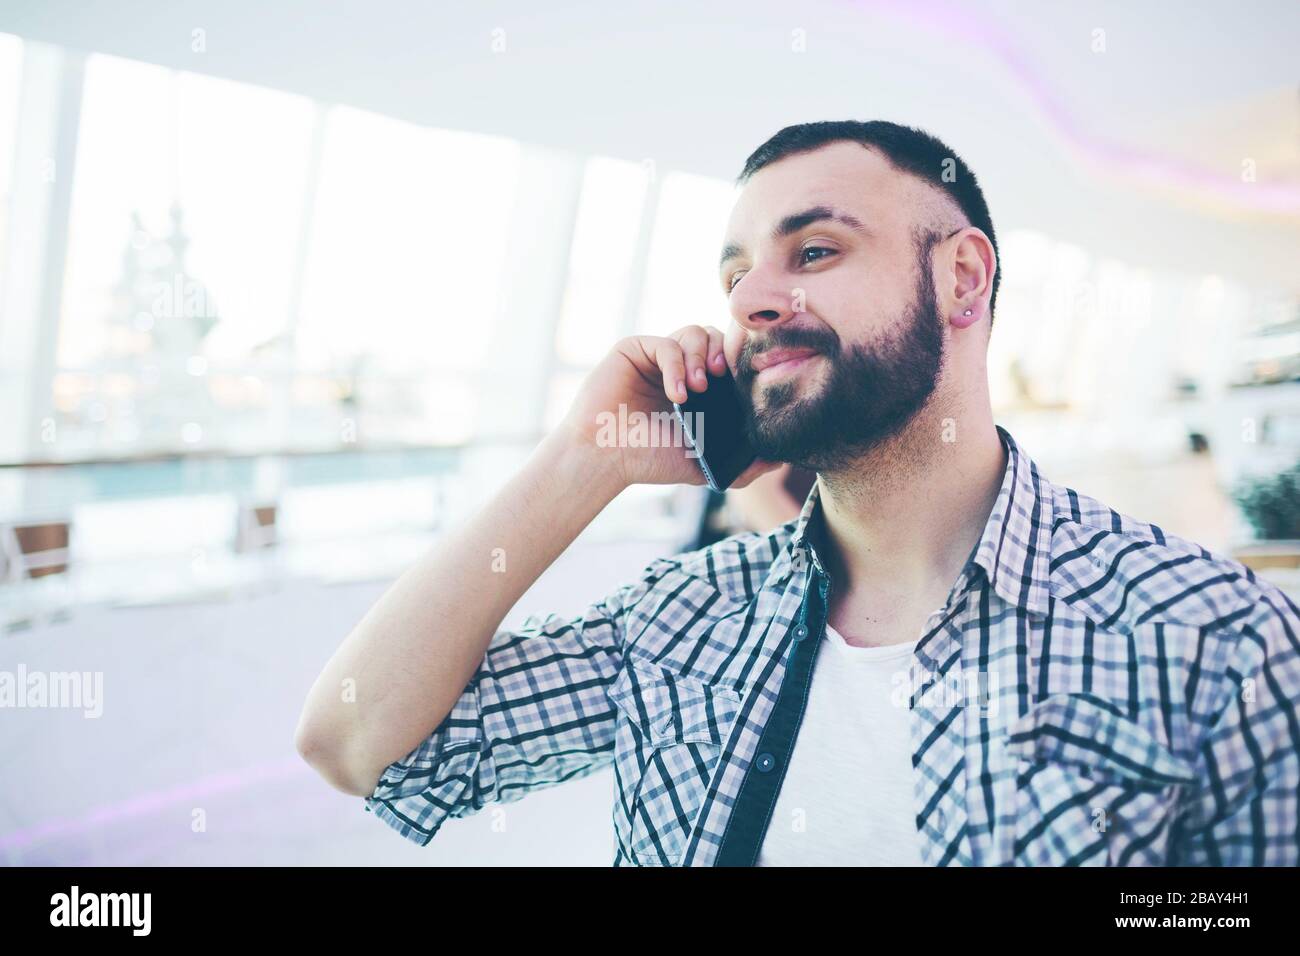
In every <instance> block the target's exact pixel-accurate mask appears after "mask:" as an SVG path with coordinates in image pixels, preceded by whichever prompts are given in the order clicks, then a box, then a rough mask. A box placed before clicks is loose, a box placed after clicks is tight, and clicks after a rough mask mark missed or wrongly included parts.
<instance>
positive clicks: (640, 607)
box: [365, 426, 1300, 866]
mask: <svg viewBox="0 0 1300 956" xmlns="http://www.w3.org/2000/svg"><path fill="white" fill-rule="evenodd" d="M998 433H999V435H1000V436H1001V438H1002V442H1003V445H1004V447H1005V449H1006V452H1007V465H1006V470H1005V474H1004V477H1003V481H1002V486H1001V490H1000V491H999V494H998V497H997V500H996V502H995V504H994V506H993V509H992V511H991V512H990V514H989V518H988V522H987V524H986V526H985V528H984V531H983V534H982V536H981V538H980V540H979V542H978V543H977V544H976V546H975V548H974V549H973V550H972V552H971V555H970V559H969V561H968V562H967V563H966V565H965V567H964V569H963V570H962V572H961V574H960V575H959V576H958V579H957V581H956V582H955V583H954V585H953V586H952V589H951V591H950V593H949V595H948V599H947V601H946V602H945V604H944V606H943V607H942V608H940V609H938V610H936V611H935V612H934V613H933V615H932V616H931V617H930V619H929V620H928V621H927V622H926V625H925V628H924V631H923V633H922V637H921V639H920V641H919V643H918V644H917V646H916V648H915V651H914V652H913V655H912V660H911V667H910V669H909V670H908V671H906V672H904V673H902V674H900V675H899V677H900V679H899V687H900V691H899V694H898V695H897V702H898V704H899V706H906V707H908V708H909V709H910V711H911V718H910V725H911V743H912V768H913V787H914V804H913V809H914V810H915V813H916V829H917V831H918V834H919V839H920V847H921V855H922V859H923V860H924V861H925V863H926V864H928V865H934V866H946V865H964V866H969V865H977V866H988V865H1063V864H1089V865H1198V864H1200V865H1290V866H1295V865H1297V863H1300V851H1298V848H1300V810H1298V808H1297V802H1298V800H1300V719H1298V718H1297V712H1296V711H1297V708H1296V700H1297V697H1298V696H1300V610H1298V609H1297V607H1296V604H1295V603H1294V602H1292V601H1291V600H1290V599H1289V598H1288V597H1287V596H1286V595H1285V594H1284V593H1283V592H1282V591H1281V590H1280V589H1278V588H1277V587H1275V586H1273V585H1271V584H1268V583H1266V582H1264V581H1262V580H1260V579H1258V578H1256V577H1255V575H1254V574H1253V573H1252V572H1251V571H1250V570H1249V569H1247V568H1245V567H1243V566H1242V565H1241V564H1238V563H1237V562H1235V561H1232V560H1230V559H1228V558H1226V557H1223V556H1220V555H1218V554H1214V553H1211V552H1209V551H1207V550H1206V549H1204V548H1202V547H1200V546H1199V545H1196V544H1194V543H1192V542H1190V541H1186V540H1184V539H1181V538H1178V537H1175V536H1174V535H1170V534H1166V533H1165V532H1163V531H1161V529H1160V528H1158V527H1156V526H1155V525H1152V524H1147V523H1144V522H1141V521H1137V520H1135V519H1133V518H1130V517H1128V516H1126V515H1122V514H1119V513H1117V512H1115V511H1113V510H1111V509H1110V508H1108V507H1106V506H1105V505H1104V504H1102V503H1101V502H1099V501H1096V500H1094V499H1092V498H1089V497H1086V496H1084V495H1081V494H1079V493H1077V492H1075V491H1074V490H1072V489H1070V488H1066V487H1062V486H1060V485H1055V484H1052V483H1051V482H1049V481H1048V480H1047V479H1046V478H1044V477H1043V476H1042V475H1041V474H1040V473H1039V470H1038V468H1037V467H1036V466H1035V464H1034V462H1033V461H1032V460H1031V459H1030V458H1029V456H1028V455H1027V454H1026V453H1025V452H1024V451H1023V450H1021V449H1020V448H1019V446H1018V445H1017V444H1016V443H1015V441H1013V440H1012V438H1011V436H1010V434H1009V433H1008V432H1007V431H1006V430H1005V429H1003V428H1002V427H1001V426H998ZM818 494H819V490H818V487H817V486H814V488H813V490H812V492H811V493H810V494H809V496H808V499H807V501H806V503H805V505H804V507H803V510H802V513H801V514H800V516H799V518H798V519H797V520H796V521H793V522H790V523H788V524H786V525H784V526H782V527H781V528H778V529H777V530H776V531H774V532H772V533H768V534H761V533H745V534H739V535H735V536H733V537H730V538H727V539H726V540H724V541H721V542H718V543H717V544H714V545H712V546H711V547H708V548H704V549H701V550H698V551H693V552H690V553H686V554H680V555H677V556H675V557H672V558H664V559H659V560H656V561H654V562H653V563H651V564H650V565H649V566H648V567H647V568H646V569H645V570H644V572H643V573H642V574H641V576H640V577H639V579H638V580H636V581H633V582H632V583H629V584H627V585H625V586H623V587H622V588H620V589H619V590H617V591H616V592H615V593H613V594H611V595H609V596H608V597H606V598H605V599H604V600H602V601H600V602H599V603H596V604H593V605H592V606H591V607H590V608H588V609H587V611H586V612H585V613H584V614H582V615H581V616H578V617H574V618H571V619H569V618H563V617H560V616H558V615H554V614H552V615H547V616H539V615H533V616H530V617H528V618H527V620H525V622H524V623H523V624H522V625H521V627H520V629H519V630H517V631H500V632H498V633H497V634H496V635H495V636H494V638H493V639H492V641H491V643H490V645H489V648H488V651H487V654H486V656H485V659H484V661H483V663H482V665H481V667H480V668H479V670H478V672H477V673H476V674H475V676H474V677H473V679H472V680H471V681H470V683H469V685H468V686H467V687H466V689H465V691H464V693H463V694H462V696H461V697H460V699H459V700H458V701H457V703H456V704H455V706H454V707H453V709H452V711H451V713H450V714H449V715H448V717H447V718H446V719H445V720H444V721H443V722H442V724H440V725H439V726H438V727H437V728H436V729H434V730H433V731H432V733H431V734H430V736H429V737H428V738H427V739H426V740H425V741H424V742H423V743H421V744H420V745H419V746H417V747H416V748H415V750H413V751H412V752H411V753H410V754H409V755H407V756H406V757H405V758H403V759H401V760H399V761H396V762H394V763H393V764H391V765H390V766H389V767H388V768H387V769H386V770H385V772H384V773H383V775H382V778H381V779H380V781H379V783H378V785H377V787H376V789H375V791H374V793H373V794H372V795H371V796H369V797H367V798H365V807H366V809H367V810H370V811H373V812H374V813H375V814H376V816H378V817H379V818H380V819H381V820H383V821H384V822H385V823H387V824H388V825H390V826H392V827H393V828H395V829H396V830H397V831H398V832H399V833H401V834H402V835H403V836H405V837H407V838H409V839H411V840H414V841H415V842H417V843H421V844H425V843H428V842H429V840H431V839H432V838H433V836H434V834H435V833H436V832H437V830H438V828H439V827H440V826H441V825H442V823H443V821H445V820H446V819H447V818H448V817H459V816H464V815H466V814H470V813H474V812H476V811H478V810H480V809H481V808H482V807H483V806H484V805H486V804H488V803H491V802H494V801H496V802H508V801H513V800H517V799H519V798H521V797H523V796H524V795H525V794H526V793H528V792H529V791H531V790H534V789H537V788H540V787H546V786H551V785H553V784H557V783H561V782H563V781H565V780H570V779H573V778H577V777H582V776H585V775H587V774H589V773H591V772H593V771H595V770H597V769H599V768H602V767H605V766H608V765H610V764H612V765H613V768H614V778H615V784H616V786H615V791H616V800H615V803H614V809H613V822H614V832H615V835H616V838H617V840H616V842H617V851H616V854H615V859H614V865H615V866H628V865H652V866H653V865H661V866H664V865H667V866H673V865H684V866H726V865H752V864H753V863H754V861H755V859H756V857H757V854H758V851H759V847H760V846H761V843H762V839H763V836H764V834H765V833H766V831H767V829H768V827H769V826H786V825H790V824H789V821H780V820H776V821H774V820H772V812H773V806H774V804H775V802H776V796H777V792H778V791H779V789H780V786H781V781H782V779H783V777H784V775H785V771H786V767H787V764H788V762H789V758H790V756H791V752H792V750H793V746H794V741H795V738H796V735H797V733H798V729H799V724H800V721H801V719H802V715H803V709H804V706H805V703H806V700H807V692H808V687H809V683H810V680H811V674H812V668H813V663H814V661H815V659H816V655H817V652H818V649H819V647H820V645H821V638H822V635H823V627H824V624H825V619H826V609H827V607H828V604H829V594H830V587H831V581H830V579H829V577H828V575H827V574H826V573H825V572H824V570H823V562H822V561H821V559H820V558H819V554H825V553H826V552H825V551H824V548H825V542H826V537H825V528H824V525H823V523H822V518H821V509H820V507H819V504H818ZM870 805H871V795H870V794H863V806H864V807H870Z"/></svg>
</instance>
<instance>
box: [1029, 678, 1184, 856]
mask: <svg viewBox="0 0 1300 956" xmlns="http://www.w3.org/2000/svg"><path fill="white" fill-rule="evenodd" d="M1007 748H1008V751H1009V753H1010V755H1011V757H1012V759H1013V761H1014V762H1015V766H1016V807H1015V811H1016V813H1015V821H1014V825H1013V826H1014V833H1015V840H1014V845H1013V847H1012V855H1013V860H1012V862H1014V863H1015V864H1016V865H1020V866H1077V865H1083V866H1140V865H1147V866H1151V865H1154V866H1161V865H1164V863H1165V859H1166V856H1167V851H1168V843H1169V837H1170V830H1171V827H1172V823H1173V818H1174V815H1175V813H1176V810H1177V804H1178V801H1179V799H1180V797H1181V795H1182V792H1183V788H1185V787H1188V786H1191V785H1192V784H1194V783H1195V782H1196V776H1195V771H1194V770H1193V768H1192V766H1191V765H1190V764H1189V763H1188V762H1187V761H1185V760H1183V759H1181V758H1179V757H1178V756H1176V755H1175V754H1174V753H1173V752H1172V751H1170V750H1169V749H1168V748H1167V747H1166V746H1165V745H1164V744H1162V743H1161V742H1160V741H1159V740H1157V739H1156V737H1154V736H1153V735H1152V734H1151V732H1150V731H1148V730H1146V729H1145V728H1144V727H1142V726H1141V725H1140V724H1138V723H1137V722H1136V721H1134V720H1131V719H1129V718H1128V717H1126V716H1124V715H1123V714H1122V713H1121V712H1120V711H1119V710H1118V708H1117V706H1116V705H1115V704H1112V703H1110V702H1109V701H1105V700H1102V699H1101V698H1097V697H1094V696H1092V695H1089V694H1059V695H1054V696H1052V697H1047V698H1045V699H1043V700H1041V701H1039V702H1038V703H1037V704H1036V705H1034V707H1033V708H1031V709H1030V710H1029V712H1028V713H1026V714H1024V715H1023V716H1022V717H1020V718H1018V719H1017V720H1016V721H1014V722H1013V723H1012V725H1011V728H1010V731H1009V734H1008V739H1007Z"/></svg>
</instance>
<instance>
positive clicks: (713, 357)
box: [708, 328, 727, 375]
mask: <svg viewBox="0 0 1300 956" xmlns="http://www.w3.org/2000/svg"><path fill="white" fill-rule="evenodd" d="M708 332H709V372H710V373H711V374H713V375H721V374H723V373H724V372H726V371H727V357H726V355H724V354H723V336H722V332H721V330H719V329H715V328H709V330H708Z"/></svg>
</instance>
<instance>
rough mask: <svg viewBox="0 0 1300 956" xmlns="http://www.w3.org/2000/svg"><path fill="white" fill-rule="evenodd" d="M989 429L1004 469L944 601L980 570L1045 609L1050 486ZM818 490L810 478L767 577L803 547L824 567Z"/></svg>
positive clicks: (1010, 595) (1013, 596) (1016, 597)
mask: <svg viewBox="0 0 1300 956" xmlns="http://www.w3.org/2000/svg"><path fill="white" fill-rule="evenodd" d="M994 427H995V428H996V429H997V432H998V437H999V438H1001V439H1002V447H1003V449H1004V450H1005V452H1006V459H1007V461H1006V470H1005V471H1004V472H1003V475H1002V485H1001V487H1000V488H999V490H998V496H997V498H996V500H995V501H994V502H993V508H992V510H991V511H990V512H989V517H988V521H987V522H985V525H984V531H983V533H982V534H981V535H980V539H979V541H978V542H977V543H976V545H975V547H974V548H973V549H972V550H971V556H970V558H969V560H968V561H967V563H966V566H965V568H964V569H963V570H962V573H961V574H960V575H958V579H957V583H956V585H955V586H954V587H953V590H952V593H951V594H950V595H949V599H948V602H949V603H950V604H951V603H952V601H953V600H955V599H956V598H957V597H958V596H959V595H960V594H961V593H962V592H964V591H965V590H966V589H967V588H968V587H969V586H970V585H971V584H973V583H974V580H975V578H976V576H977V575H978V574H979V573H981V572H982V573H983V575H984V576H985V577H986V578H987V579H988V581H989V583H990V584H991V585H992V587H993V590H994V591H995V592H996V593H997V594H998V595H999V596H1000V597H1001V598H1002V599H1003V600H1005V601H1007V602H1008V603H1010V604H1012V605H1015V606H1023V607H1025V608H1028V609H1029V610H1032V611H1036V612H1038V613H1046V611H1047V598H1048V594H1049V590H1048V574H1049V570H1050V562H1051V557H1052V555H1051V544H1052V519H1053V494H1052V486H1051V483H1050V482H1049V481H1047V479H1045V478H1044V477H1042V475H1041V474H1040V472H1039V470H1038V466H1037V465H1036V464H1035V463H1034V461H1033V459H1032V458H1030V457H1029V455H1028V454H1026V453H1025V451H1024V450H1023V449H1022V448H1021V447H1020V446H1019V445H1018V444H1017V443H1016V441H1015V439H1014V438H1012V437H1011V433H1010V432H1008V431H1007V430H1006V429H1005V428H1003V427H1002V426H1001V425H995V426H994ZM820 492H821V484H820V482H813V486H812V490H811V491H809V492H808V497H807V499H806V500H805V501H804V505H803V509H802V510H801V511H800V512H799V517H798V518H797V519H796V520H795V524H794V532H793V533H792V535H791V537H790V541H789V544H788V545H787V546H786V547H785V548H782V549H781V551H780V552H779V553H778V554H777V556H776V558H775V559H774V561H773V564H772V568H771V572H770V579H771V580H774V581H775V580H780V579H783V578H785V577H787V576H788V575H789V574H790V573H791V571H793V569H794V566H795V562H794V561H793V555H794V554H796V553H797V552H798V551H799V550H800V549H801V548H804V547H805V546H806V547H807V549H808V557H809V558H810V559H811V562H812V563H813V564H814V565H815V566H816V567H817V568H818V569H819V570H820V569H822V568H823V567H824V565H823V563H822V562H821V560H820V558H819V557H818V555H819V554H825V553H826V547H827V536H826V528H825V524H824V521H823V519H822V514H821V512H822V508H821V502H820V497H819V496H820Z"/></svg>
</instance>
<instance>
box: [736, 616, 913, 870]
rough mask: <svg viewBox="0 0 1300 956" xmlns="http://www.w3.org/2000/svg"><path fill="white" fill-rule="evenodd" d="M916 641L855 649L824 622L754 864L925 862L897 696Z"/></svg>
mask: <svg viewBox="0 0 1300 956" xmlns="http://www.w3.org/2000/svg"><path fill="white" fill-rule="evenodd" d="M916 644H917V642H916V641H911V642H909V643H906V644H891V645H888V646H886V647H854V646H853V645H851V644H848V643H846V642H845V640H844V637H843V636H842V635H841V634H839V632H837V631H836V630H835V629H834V628H832V627H831V626H830V625H829V624H828V625H827V626H826V635H825V636H824V637H823V638H822V646H821V648H820V649H819V652H818V654H817V663H816V666H815V667H814V668H813V676H812V686H811V687H810V688H809V691H808V704H807V708H806V710H805V711H804V716H803V723H802V724H801V725H800V727H799V735H798V737H796V738H795V744H794V752H793V754H792V755H791V758H790V766H789V769H788V770H787V771H786V775H785V780H784V781H783V782H782V784H781V791H780V793H778V794H777V799H776V807H775V809H774V810H773V812H772V820H771V822H770V824H769V825H768V828H767V835H766V836H765V837H764V839H763V846H762V848H761V849H760V851H759V854H758V860H757V861H756V862H757V865H758V866H922V865H924V864H923V862H922V860H921V850H920V845H921V844H920V840H921V838H920V835H919V834H918V833H917V830H916V808H915V806H914V802H913V785H912V780H913V770H912V735H911V725H910V721H911V716H912V715H911V711H909V710H908V709H907V704H906V692H905V691H899V690H898V688H899V687H900V686H902V687H906V686H907V684H906V680H905V678H906V675H907V670H908V666H909V665H910V663H911V657H912V652H913V651H914V650H915V648H916ZM895 675H900V676H899V677H898V678H897V679H895ZM900 703H901V706H899V704H900Z"/></svg>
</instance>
